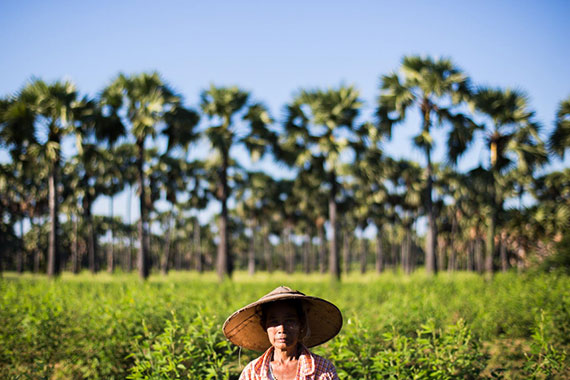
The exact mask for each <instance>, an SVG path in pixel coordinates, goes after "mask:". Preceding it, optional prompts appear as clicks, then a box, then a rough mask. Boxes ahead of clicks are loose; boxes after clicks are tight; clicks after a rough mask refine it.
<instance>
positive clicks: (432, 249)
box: [426, 148, 437, 274]
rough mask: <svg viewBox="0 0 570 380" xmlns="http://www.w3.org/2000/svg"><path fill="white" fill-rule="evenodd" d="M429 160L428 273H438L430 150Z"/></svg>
mask: <svg viewBox="0 0 570 380" xmlns="http://www.w3.org/2000/svg"><path fill="white" fill-rule="evenodd" d="M426 158H427V162H428V164H427V187H426V213H427V217H428V230H427V237H426V272H427V273H429V274H436V273H437V263H436V249H437V226H436V221H435V209H434V207H433V200H432V193H433V177H432V176H433V168H432V164H431V154H430V149H429V148H428V149H426Z"/></svg>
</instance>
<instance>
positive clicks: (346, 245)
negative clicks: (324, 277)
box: [342, 231, 350, 275]
mask: <svg viewBox="0 0 570 380" xmlns="http://www.w3.org/2000/svg"><path fill="white" fill-rule="evenodd" d="M343 236H344V239H343V244H342V261H343V267H344V274H345V275H348V273H350V232H348V231H345V232H344V234H343Z"/></svg>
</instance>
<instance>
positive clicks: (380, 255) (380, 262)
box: [376, 225, 384, 273]
mask: <svg viewBox="0 0 570 380" xmlns="http://www.w3.org/2000/svg"><path fill="white" fill-rule="evenodd" d="M376 229H377V230H378V232H377V233H376V272H377V273H382V271H383V270H384V247H383V246H382V230H383V227H382V226H381V225H377V226H376Z"/></svg>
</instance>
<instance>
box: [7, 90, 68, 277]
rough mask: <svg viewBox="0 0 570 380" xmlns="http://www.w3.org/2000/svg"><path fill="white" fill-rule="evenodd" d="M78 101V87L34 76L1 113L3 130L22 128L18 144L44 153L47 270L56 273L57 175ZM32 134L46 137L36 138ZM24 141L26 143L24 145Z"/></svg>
mask: <svg viewBox="0 0 570 380" xmlns="http://www.w3.org/2000/svg"><path fill="white" fill-rule="evenodd" d="M76 101H77V90H76V89H75V85H74V84H73V83H71V82H54V83H51V84H48V83H46V82H44V81H42V80H39V79H36V80H34V81H32V82H31V83H29V84H28V85H26V86H25V87H24V88H23V89H22V90H21V91H20V92H19V93H18V94H17V96H16V97H15V98H14V99H13V101H12V102H11V105H10V106H9V108H8V109H7V110H5V112H3V118H2V119H3V124H4V125H5V127H4V128H3V130H5V131H16V132H17V131H18V129H16V126H19V127H20V128H21V129H20V131H21V135H20V136H19V137H17V139H19V140H20V141H19V143H20V144H19V145H26V144H27V145H28V146H30V145H34V147H32V146H30V148H29V149H30V150H29V152H30V153H31V154H34V155H36V156H39V155H43V156H44V157H45V158H46V164H47V167H48V172H49V175H48V187H49V215H50V231H49V245H48V261H47V263H48V264H47V273H48V275H49V276H50V277H54V276H57V275H58V274H59V272H60V270H61V268H60V260H61V259H60V247H59V240H58V238H59V236H58V231H59V214H58V212H59V210H58V207H59V195H58V185H59V175H60V166H61V151H60V148H61V142H62V140H63V138H64V137H65V136H66V135H67V134H69V133H71V132H72V127H73V125H72V123H71V121H72V119H73V111H74V107H75V106H76ZM35 136H42V137H43V136H45V140H44V141H39V140H38V139H36V138H35ZM24 141H26V144H23V143H24Z"/></svg>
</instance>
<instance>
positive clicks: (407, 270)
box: [404, 227, 412, 274]
mask: <svg viewBox="0 0 570 380" xmlns="http://www.w3.org/2000/svg"><path fill="white" fill-rule="evenodd" d="M405 239H406V262H405V264H404V272H405V273H406V274H410V273H412V231H411V229H410V227H408V228H407V229H406V238H405Z"/></svg>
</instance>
